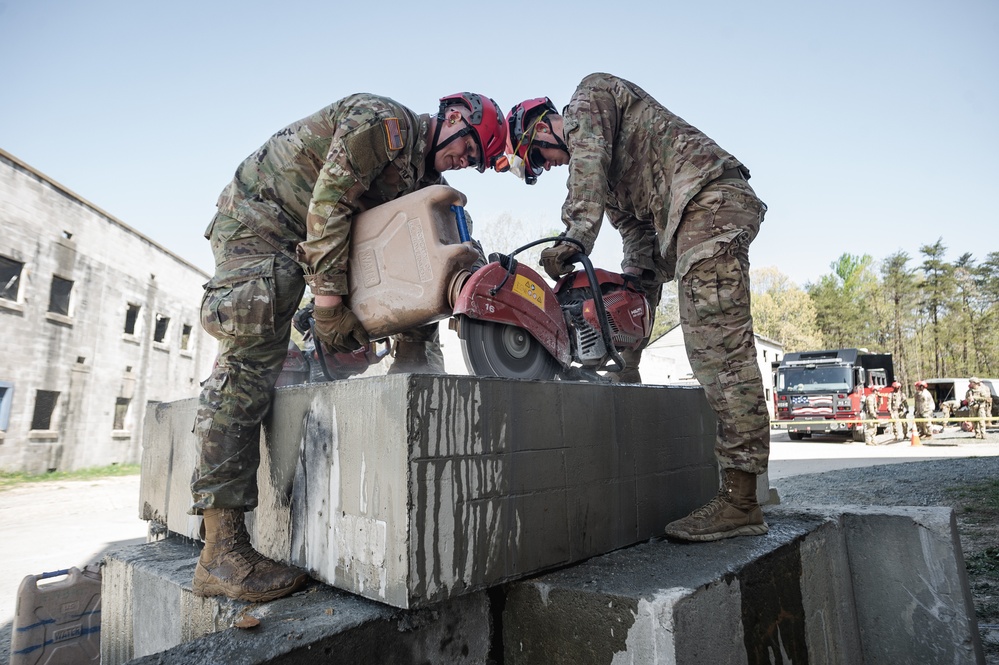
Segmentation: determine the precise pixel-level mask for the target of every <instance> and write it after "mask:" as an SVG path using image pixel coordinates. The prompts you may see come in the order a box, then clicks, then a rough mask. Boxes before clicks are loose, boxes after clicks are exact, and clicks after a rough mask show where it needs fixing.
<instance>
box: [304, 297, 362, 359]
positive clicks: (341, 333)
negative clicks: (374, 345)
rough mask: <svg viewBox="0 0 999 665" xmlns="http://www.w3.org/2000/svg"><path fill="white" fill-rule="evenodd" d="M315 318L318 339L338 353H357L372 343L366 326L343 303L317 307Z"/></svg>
mask: <svg viewBox="0 0 999 665" xmlns="http://www.w3.org/2000/svg"><path fill="white" fill-rule="evenodd" d="M314 316H315V319H316V327H315V333H316V337H318V338H319V340H320V341H321V342H322V343H323V344H325V345H326V346H328V347H329V348H330V349H332V350H333V351H335V352H337V353H350V352H351V351H356V350H357V349H359V348H361V347H362V346H364V345H365V344H368V343H370V341H371V340H370V339H368V332H367V331H366V330H365V329H364V326H362V325H361V322H360V321H358V320H357V317H356V316H354V313H353V312H352V311H350V309H349V308H348V307H347V306H346V305H344V304H343V303H340V304H339V305H334V306H333V307H316V309H315V312H314Z"/></svg>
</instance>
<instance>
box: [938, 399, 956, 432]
mask: <svg viewBox="0 0 999 665" xmlns="http://www.w3.org/2000/svg"><path fill="white" fill-rule="evenodd" d="M960 408H961V403H960V402H958V401H957V400H956V399H949V400H946V401H943V402H941V403H940V410H941V411H943V417H944V426H947V425H952V424H953V423H951V422H949V420H950V417H951V416H952V415H954V414H955V413H956V412H957V410H958V409H960Z"/></svg>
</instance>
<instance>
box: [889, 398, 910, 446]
mask: <svg viewBox="0 0 999 665" xmlns="http://www.w3.org/2000/svg"><path fill="white" fill-rule="evenodd" d="M888 408H889V410H890V411H891V435H892V438H894V439H895V440H896V441H900V440H901V439H904V438H905V437H907V436H909V419H908V412H909V398H908V397H906V396H905V393H904V392H902V389H901V388H896V389H895V390H893V391H892V393H891V398H890V399H889V402H888ZM900 431H901V436H900V435H899V432H900Z"/></svg>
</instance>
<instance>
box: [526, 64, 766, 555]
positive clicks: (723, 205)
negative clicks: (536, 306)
mask: <svg viewBox="0 0 999 665" xmlns="http://www.w3.org/2000/svg"><path fill="white" fill-rule="evenodd" d="M507 123H508V125H509V128H510V145H511V151H512V153H513V156H512V163H511V171H512V172H514V173H517V174H518V175H520V176H521V177H523V178H524V179H525V181H526V182H527V183H528V184H530V183H533V182H534V181H536V180H537V178H538V177H539V176H540V175H541V174H542V173H544V172H545V171H547V170H549V169H551V168H552V167H556V166H560V165H564V164H568V166H569V179H568V183H567V187H568V190H569V194H568V196H567V197H566V200H565V204H564V205H563V206H562V222H563V223H564V224H565V226H566V231H565V237H566V238H570V239H572V240H576V241H578V242H580V243H582V245H583V246H584V247H585V248H586V251H587V252H589V251H590V250H591V249H592V247H593V243H594V241H595V240H596V236H597V232H598V231H599V229H600V226H601V224H602V222H603V218H604V215H605V214H606V216H607V218H608V219H609V220H610V223H611V225H612V226H613V227H614V228H615V229H617V230H618V231H619V232H620V234H621V237H622V240H623V244H624V261H623V262H622V268H623V271H624V272H625V273H627V274H631V275H634V276H635V278H636V281H637V282H638V284H639V285H640V286H641V287H642V288H643V290H644V291H645V293H646V295H647V296H648V298H649V301H650V304H651V305H652V306H653V307H655V306H656V304H657V303H658V301H659V296H660V293H661V288H662V284H663V282H665V281H666V280H667V279H676V280H677V281H678V282H679V297H680V302H679V304H680V323H681V326H682V328H683V333H684V341H685V344H686V347H687V355H688V357H689V359H690V365H691V368H692V369H693V371H694V375H695V376H696V378H697V380H698V381H699V382H700V384H701V385H702V386H703V387H704V391H705V394H706V395H707V398H708V402H709V403H710V404H711V406H712V408H713V409H714V411H715V414H716V415H717V417H718V422H719V435H718V437H717V443H716V447H715V454H716V457H717V459H718V463H719V466H720V467H721V469H722V471H723V476H724V480H723V483H722V486H721V487H720V488H719V492H718V495H717V496H716V497H715V499H713V500H712V501H711V502H710V503H708V505H706V506H704V507H702V508H699V509H697V510H695V511H694V512H692V513H691V514H690V515H688V516H687V517H685V518H683V519H681V520H677V521H676V522H673V523H672V524H670V525H669V526H668V527H667V528H666V534H667V535H669V536H671V537H675V538H679V539H683V540H717V539H719V538H728V537H731V536H740V535H759V534H763V533H766V532H767V528H768V527H767V524H766V522H765V521H764V519H763V513H762V510H761V509H760V505H759V502H758V501H757V499H756V478H757V475H758V474H761V473H763V472H765V471H766V470H767V463H768V459H769V454H770V418H769V414H768V410H767V401H766V397H765V395H764V391H763V378H762V374H761V370H760V367H759V364H758V362H757V357H756V347H755V341H754V337H753V326H752V316H751V315H750V306H749V302H750V293H749V244H750V243H751V242H752V240H753V238H755V237H756V234H757V232H758V231H759V228H760V224H761V222H762V221H763V214H764V212H765V210H766V206H765V205H764V204H763V202H762V201H760V199H759V198H757V196H756V194H755V192H754V191H753V189H752V187H750V186H749V183H748V182H747V181H748V179H749V170H748V169H747V168H746V167H745V166H743V164H742V162H740V161H739V160H738V159H736V158H735V157H734V156H733V155H731V154H729V153H728V152H726V151H725V150H723V149H722V148H721V147H719V146H718V144H716V143H715V142H714V141H713V140H711V138H709V137H708V136H706V135H705V134H704V133H703V132H701V131H699V130H698V129H697V128H695V127H693V126H691V125H690V124H689V123H687V122H685V121H684V120H683V119H682V118H680V117H679V116H677V115H675V114H674V113H672V112H670V111H669V109H667V108H665V107H664V106H663V105H662V104H660V103H659V102H658V101H656V100H655V99H653V98H652V97H651V96H650V95H649V94H648V93H647V92H645V91H644V90H642V89H641V88H639V87H638V86H637V85H635V84H634V83H631V82H629V81H626V80H624V79H622V78H619V77H616V76H611V75H610V74H591V75H589V76H587V77H586V78H584V79H583V80H582V81H581V82H580V84H579V85H578V86H577V87H576V91H575V93H574V94H573V96H572V99H571V100H570V101H569V104H568V105H567V106H566V107H565V109H563V111H562V113H558V112H557V111H556V110H555V106H554V105H553V104H552V103H551V100H549V99H548V98H547V97H536V98H533V99H529V100H526V101H524V102H522V103H521V104H518V105H517V106H515V107H514V108H513V109H512V110H511V111H510V113H509V114H508V115H507ZM577 251H578V249H577V247H576V245H575V244H572V243H559V244H556V245H555V246H554V247H550V248H548V249H545V250H544V251H543V252H542V253H541V263H542V265H543V267H544V269H545V271H546V272H547V273H548V274H549V275H550V276H551V277H552V278H558V277H559V276H561V275H563V274H565V273H566V272H568V271H570V270H572V266H571V264H568V263H567V260H568V259H569V258H570V257H571V256H572V255H574V254H575V253H576V252H577ZM622 356H623V357H624V360H625V361H626V363H627V367H626V368H625V370H624V371H623V372H620V373H619V374H618V376H617V377H616V378H617V379H618V380H619V381H626V382H641V376H640V375H639V372H638V364H639V360H640V357H641V354H640V352H638V353H630V354H628V355H626V356H625V355H624V354H622Z"/></svg>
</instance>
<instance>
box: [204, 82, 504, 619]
mask: <svg viewBox="0 0 999 665" xmlns="http://www.w3.org/2000/svg"><path fill="white" fill-rule="evenodd" d="M506 142H507V131H506V124H505V123H504V122H503V117H502V115H501V114H500V111H499V108H498V107H497V106H496V103H495V102H494V101H493V100H491V99H490V98H488V97H486V96H484V95H479V94H476V93H470V92H462V93H458V94H455V95H449V96H447V97H442V98H441V99H440V107H439V109H438V112H437V113H436V114H435V115H431V114H423V115H420V114H417V113H414V112H413V111H411V110H409V109H408V108H406V107H404V106H402V105H401V104H399V103H398V102H395V101H393V100H392V99H389V98H387V97H381V96H377V95H370V94H355V95H350V96H349V97H345V98H343V99H341V100H339V101H337V102H334V103H333V104H331V105H329V106H327V107H325V108H323V109H320V110H319V111H317V112H316V113H314V114H312V115H310V116H308V117H306V118H303V119H301V120H298V121H296V122H294V123H292V124H290V125H288V126H287V127H285V128H283V129H281V130H280V131H278V132H277V133H276V134H274V135H273V136H272V137H271V138H270V139H268V141H267V142H266V143H265V144H264V145H263V146H261V147H260V149H259V150H257V151H256V152H255V153H254V154H252V155H250V157H248V158H247V159H246V160H244V161H243V163H242V164H240V166H239V167H238V168H237V169H236V175H235V177H234V178H233V180H232V182H231V183H230V184H229V186H228V187H227V188H226V189H225V190H224V191H223V192H222V195H221V196H220V197H219V201H218V213H217V214H216V215H215V217H214V219H213V220H212V223H211V225H210V226H209V228H208V230H207V231H206V232H205V237H206V238H208V239H209V240H210V241H211V245H212V251H213V253H214V254H215V276H214V277H213V278H212V279H211V281H209V282H208V284H207V285H206V287H205V294H204V298H203V300H202V309H201V320H202V325H203V326H204V328H205V330H206V331H207V332H208V333H209V334H210V335H212V336H213V337H215V338H216V339H217V340H218V341H219V356H218V362H217V363H216V366H215V368H214V370H213V371H212V375H211V376H210V377H209V378H208V380H207V381H206V382H205V383H204V387H203V390H202V393H201V397H200V405H199V409H198V413H197V417H196V419H195V426H194V432H195V436H196V439H197V442H198V463H197V466H196V470H195V474H194V476H195V477H194V479H193V481H192V484H191V491H192V494H193V498H194V503H193V506H192V509H191V512H192V513H193V514H199V515H203V517H204V520H203V526H204V540H205V547H204V549H202V551H201V556H200V557H199V559H198V563H197V566H196V567H195V571H194V583H193V591H194V593H195V594H196V595H198V596H229V597H231V598H236V599H239V600H244V601H247V602H264V601H268V600H273V599H275V598H280V597H282V596H285V595H287V594H289V593H292V592H293V591H294V590H295V589H297V588H298V587H300V586H301V585H302V584H303V583H304V582H305V580H306V579H307V575H306V574H305V572H304V571H302V570H298V569H297V568H293V567H290V566H285V565H282V564H280V563H278V562H275V561H272V560H270V559H268V558H266V557H264V556H262V555H261V554H259V553H258V552H257V551H256V550H254V549H253V547H252V545H251V544H250V538H249V535H248V533H247V530H246V526H245V523H244V512H246V511H250V510H253V509H254V507H255V506H256V505H257V484H256V475H257V467H258V466H259V462H260V447H259V426H260V421H261V419H262V418H263V416H264V414H265V413H267V411H268V409H269V408H270V403H271V395H272V393H273V388H274V384H275V382H276V380H277V377H278V374H279V373H280V370H281V366H282V364H283V362H284V359H285V356H286V354H287V349H288V339H289V333H290V330H291V324H292V317H293V316H294V314H295V312H296V311H297V309H298V305H299V302H300V301H301V299H302V295H303V292H304V290H305V287H306V285H308V286H309V289H310V290H311V291H312V294H313V296H315V309H314V318H315V336H316V338H317V339H319V340H320V341H321V343H323V344H325V345H326V346H327V347H328V348H330V349H332V350H334V351H351V350H354V349H357V348H358V347H360V346H362V345H364V344H366V343H368V341H369V340H368V334H367V332H366V331H365V330H364V328H363V327H362V326H361V324H360V323H359V322H358V320H357V318H356V317H355V316H354V314H353V312H351V311H350V309H349V308H348V307H347V305H346V304H345V303H344V297H345V296H347V295H348V292H347V291H348V281H347V257H348V252H349V246H350V229H351V220H352V219H353V217H354V215H355V214H357V213H359V212H362V211H364V210H367V209H369V208H372V207H374V206H377V205H379V204H382V203H387V202H389V201H392V200H394V199H396V198H398V197H400V196H403V195H404V194H409V193H411V192H414V191H416V190H418V189H422V188H424V187H428V186H430V185H435V184H445V182H444V178H443V176H442V175H441V174H442V172H444V171H447V170H453V169H463V168H467V167H469V166H472V167H475V168H477V169H478V170H479V171H484V170H485V169H486V168H487V167H494V168H496V167H499V168H502V164H503V163H504V162H505V158H504V155H503V152H504V149H505V146H506ZM395 342H396V344H395V348H396V355H395V360H394V362H393V364H392V366H391V368H390V370H389V371H399V370H404V371H413V370H414V369H416V368H421V369H423V370H424V371H426V368H428V366H430V367H431V368H432V366H431V357H432V356H433V355H435V353H434V350H435V349H436V350H437V353H439V343H438V342H437V324H436V323H435V324H432V325H431V326H425V327H423V328H420V329H418V330H414V331H410V332H408V333H404V334H402V335H401V336H399V337H397V338H396V340H395ZM438 369H439V371H443V365H442V364H441V366H440V367H439V368H438Z"/></svg>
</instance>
